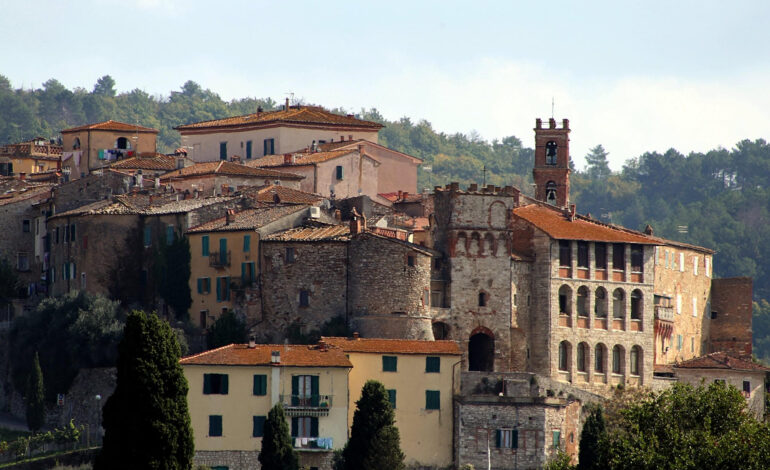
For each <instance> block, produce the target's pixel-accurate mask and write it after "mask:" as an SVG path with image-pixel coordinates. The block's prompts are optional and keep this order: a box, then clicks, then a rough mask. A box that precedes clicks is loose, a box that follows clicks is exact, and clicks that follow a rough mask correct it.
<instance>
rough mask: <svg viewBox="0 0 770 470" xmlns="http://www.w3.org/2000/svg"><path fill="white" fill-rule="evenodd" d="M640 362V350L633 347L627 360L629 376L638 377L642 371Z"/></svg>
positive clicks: (637, 347)
mask: <svg viewBox="0 0 770 470" xmlns="http://www.w3.org/2000/svg"><path fill="white" fill-rule="evenodd" d="M641 361H642V348H640V347H639V346H634V347H633V348H631V354H630V357H629V359H628V362H629V365H630V366H631V375H640V374H639V372H640V371H641V370H642V368H641Z"/></svg>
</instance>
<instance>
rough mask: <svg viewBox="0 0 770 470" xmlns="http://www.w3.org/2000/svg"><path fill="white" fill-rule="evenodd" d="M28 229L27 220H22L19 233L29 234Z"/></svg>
mask: <svg viewBox="0 0 770 470" xmlns="http://www.w3.org/2000/svg"><path fill="white" fill-rule="evenodd" d="M29 227H30V222H29V219H24V220H22V221H21V231H22V232H24V233H29Z"/></svg>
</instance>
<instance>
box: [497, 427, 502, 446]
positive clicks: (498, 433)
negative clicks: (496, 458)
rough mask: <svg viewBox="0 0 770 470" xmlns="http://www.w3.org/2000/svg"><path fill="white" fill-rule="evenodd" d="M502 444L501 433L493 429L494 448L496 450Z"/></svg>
mask: <svg viewBox="0 0 770 470" xmlns="http://www.w3.org/2000/svg"><path fill="white" fill-rule="evenodd" d="M502 444H503V432H502V431H501V430H499V429H495V447H497V448H498V449H499V448H500V446H502Z"/></svg>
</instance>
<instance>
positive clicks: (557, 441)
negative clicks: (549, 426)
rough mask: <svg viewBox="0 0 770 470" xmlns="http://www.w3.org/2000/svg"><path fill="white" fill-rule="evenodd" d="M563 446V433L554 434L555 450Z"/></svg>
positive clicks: (556, 432)
mask: <svg viewBox="0 0 770 470" xmlns="http://www.w3.org/2000/svg"><path fill="white" fill-rule="evenodd" d="M560 445H561V431H554V432H553V448H554V449H558V448H559V446H560Z"/></svg>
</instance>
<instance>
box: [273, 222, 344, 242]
mask: <svg viewBox="0 0 770 470" xmlns="http://www.w3.org/2000/svg"><path fill="white" fill-rule="evenodd" d="M262 240H263V241H273V242H330V241H334V242H339V241H348V240H350V227H348V226H347V225H326V224H318V225H310V226H304V227H297V228H293V229H291V230H286V231H284V232H278V233H274V234H272V235H268V236H267V237H265V238H263V239H262Z"/></svg>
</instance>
